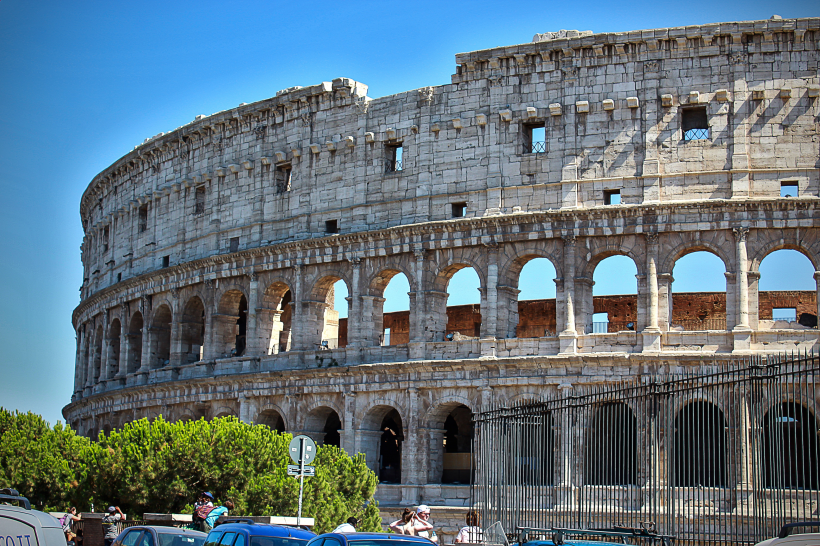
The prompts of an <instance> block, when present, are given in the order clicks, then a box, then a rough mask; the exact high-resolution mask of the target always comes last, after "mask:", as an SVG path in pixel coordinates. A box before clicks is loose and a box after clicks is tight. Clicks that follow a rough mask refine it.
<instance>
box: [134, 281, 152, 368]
mask: <svg viewBox="0 0 820 546" xmlns="http://www.w3.org/2000/svg"><path fill="white" fill-rule="evenodd" d="M140 312H141V313H142V358H141V359H140V367H139V370H137V373H148V371H149V370H150V367H151V365H150V362H151V335H150V331H149V330H150V324H151V296H143V297H142V299H141V300H140Z"/></svg>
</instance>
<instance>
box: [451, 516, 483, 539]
mask: <svg viewBox="0 0 820 546" xmlns="http://www.w3.org/2000/svg"><path fill="white" fill-rule="evenodd" d="M466 520H467V526H466V527H462V528H461V530H460V531H459V532H458V534H457V535H456V540H455V542H459V543H468V544H480V543H481V535H482V533H481V527H479V526H478V512H476V511H475V510H470V511H469V512H467V518H466Z"/></svg>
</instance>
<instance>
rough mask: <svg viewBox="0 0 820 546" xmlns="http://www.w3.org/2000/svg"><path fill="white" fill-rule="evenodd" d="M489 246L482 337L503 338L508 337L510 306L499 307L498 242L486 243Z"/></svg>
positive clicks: (482, 315)
mask: <svg viewBox="0 0 820 546" xmlns="http://www.w3.org/2000/svg"><path fill="white" fill-rule="evenodd" d="M484 246H485V247H487V262H488V263H487V286H485V287H484V290H483V294H482V295H483V296H484V297H483V298H482V299H484V300H485V305H484V309H482V310H481V337H482V338H493V339H495V338H503V337H507V324H506V323H507V320H506V319H508V318H509V316H508V315H509V314H508V312H506V311H507V310H508V309H509V307H507V306H504V307H503V308H501V309H499V306H500V301H499V297H498V243H496V242H492V243H484Z"/></svg>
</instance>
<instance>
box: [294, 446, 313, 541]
mask: <svg viewBox="0 0 820 546" xmlns="http://www.w3.org/2000/svg"><path fill="white" fill-rule="evenodd" d="M288 453H290V458H291V459H292V460H293V462H294V463H296V464H295V465H294V464H289V465H288V475H290V476H299V512H298V513H297V515H296V526H297V527H298V526H300V525H301V524H302V493H304V490H305V476H315V475H316V467H315V466H307V465H308V464H310V463H312V462H313V459H315V458H316V442H314V441H313V440H312V439H311V438H309V437H307V436H305V435H303V434H300V435H299V436H295V437H294V438H293V440H291V441H290V445H289V446H288Z"/></svg>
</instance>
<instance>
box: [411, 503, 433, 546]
mask: <svg viewBox="0 0 820 546" xmlns="http://www.w3.org/2000/svg"><path fill="white" fill-rule="evenodd" d="M429 520H430V507H429V506H427V505H426V504H420V505H419V507H418V508H416V519H415V520H414V521H413V527H414V528H415V531H416V536H420V537H424V538H426V539H428V540H430V541H431V542H435V543H438V537H437V536H436V532H435V531H434V530H433V525H432V524H431V523H430V521H429Z"/></svg>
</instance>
